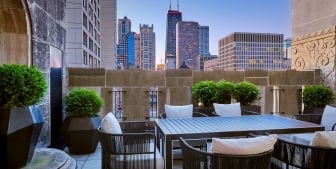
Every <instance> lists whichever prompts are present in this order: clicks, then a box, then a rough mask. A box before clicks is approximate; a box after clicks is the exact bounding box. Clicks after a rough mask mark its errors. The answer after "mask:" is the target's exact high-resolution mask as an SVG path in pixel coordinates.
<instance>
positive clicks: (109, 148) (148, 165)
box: [98, 128, 157, 169]
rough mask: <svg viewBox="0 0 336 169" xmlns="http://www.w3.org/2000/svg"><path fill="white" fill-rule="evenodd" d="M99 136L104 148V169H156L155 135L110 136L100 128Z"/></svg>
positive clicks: (123, 134)
mask: <svg viewBox="0 0 336 169" xmlns="http://www.w3.org/2000/svg"><path fill="white" fill-rule="evenodd" d="M133 131H134V130H133ZM98 135H99V139H100V143H101V148H102V150H101V156H102V157H101V160H102V161H101V163H102V169H155V168H156V149H157V148H156V137H155V134H154V133H152V132H143V133H122V134H110V133H105V132H103V131H102V130H101V128H99V129H98Z"/></svg>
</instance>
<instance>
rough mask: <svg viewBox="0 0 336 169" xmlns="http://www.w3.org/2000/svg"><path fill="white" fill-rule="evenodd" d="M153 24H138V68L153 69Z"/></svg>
mask: <svg viewBox="0 0 336 169" xmlns="http://www.w3.org/2000/svg"><path fill="white" fill-rule="evenodd" d="M155 57H156V55H155V33H154V26H153V25H152V26H149V25H145V24H143V25H140V68H141V69H143V70H155Z"/></svg>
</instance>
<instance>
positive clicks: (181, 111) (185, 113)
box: [165, 104, 193, 118]
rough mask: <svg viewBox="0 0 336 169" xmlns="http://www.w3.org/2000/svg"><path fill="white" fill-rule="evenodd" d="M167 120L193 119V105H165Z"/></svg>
mask: <svg viewBox="0 0 336 169" xmlns="http://www.w3.org/2000/svg"><path fill="white" fill-rule="evenodd" d="M165 112H166V117H167V118H191V117H192V113H193V105H192V104H188V105H182V106H172V105H168V104H166V105H165Z"/></svg>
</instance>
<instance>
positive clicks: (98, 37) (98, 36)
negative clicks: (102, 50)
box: [97, 33, 100, 45]
mask: <svg viewBox="0 0 336 169" xmlns="http://www.w3.org/2000/svg"><path fill="white" fill-rule="evenodd" d="M97 42H98V44H99V45H100V35H99V34H98V33H97Z"/></svg>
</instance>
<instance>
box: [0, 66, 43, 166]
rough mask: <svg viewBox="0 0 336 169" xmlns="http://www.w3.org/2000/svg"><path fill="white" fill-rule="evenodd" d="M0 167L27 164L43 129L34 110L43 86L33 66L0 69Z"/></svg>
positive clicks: (39, 74) (2, 67)
mask: <svg viewBox="0 0 336 169" xmlns="http://www.w3.org/2000/svg"><path fill="white" fill-rule="evenodd" d="M0 77H1V81H0V89H1V90H0V150H1V151H0V164H1V166H2V167H4V168H19V167H21V166H23V165H25V164H26V163H27V162H29V161H30V160H31V159H32V157H33V154H34V150H35V146H36V143H37V141H38V138H39V135H40V133H41V130H42V127H43V117H42V115H41V113H40V111H39V109H38V107H37V106H33V105H35V104H37V103H38V102H40V101H41V100H42V99H43V97H44V96H45V93H46V90H47V82H46V79H45V76H44V74H43V73H42V72H41V71H39V70H38V69H37V68H36V67H35V66H32V67H29V66H27V65H17V64H3V65H1V66H0Z"/></svg>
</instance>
